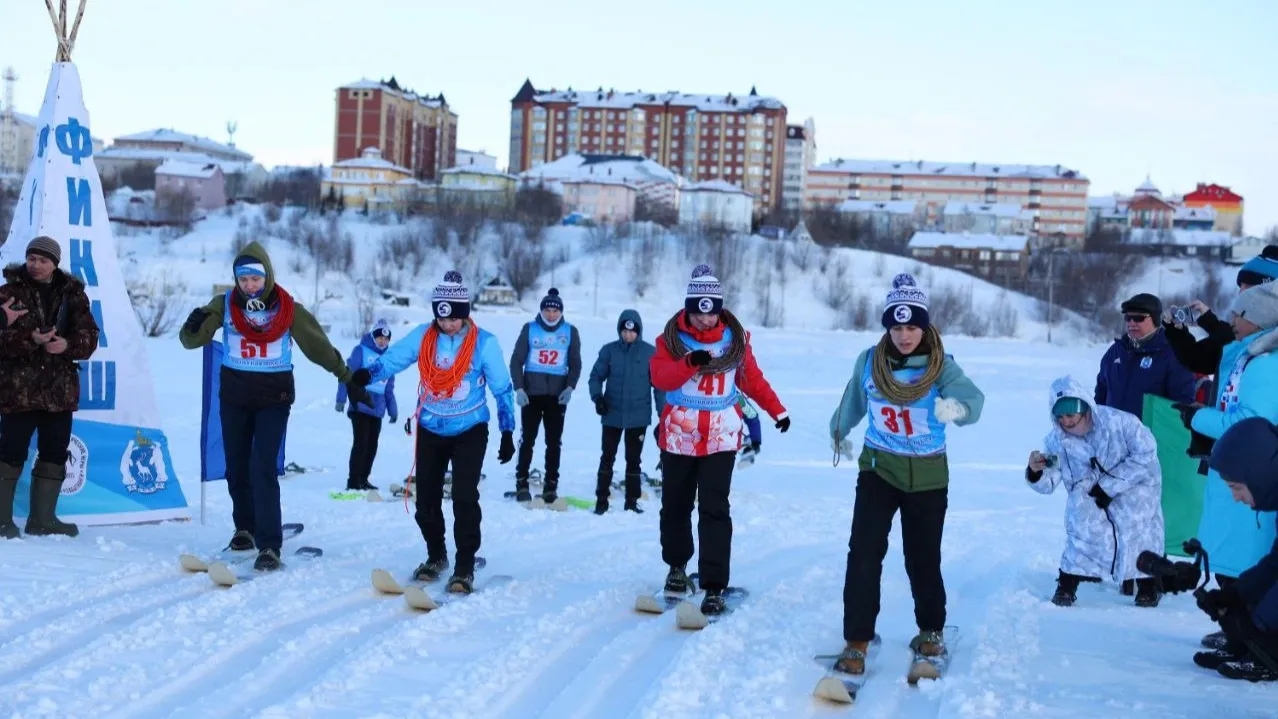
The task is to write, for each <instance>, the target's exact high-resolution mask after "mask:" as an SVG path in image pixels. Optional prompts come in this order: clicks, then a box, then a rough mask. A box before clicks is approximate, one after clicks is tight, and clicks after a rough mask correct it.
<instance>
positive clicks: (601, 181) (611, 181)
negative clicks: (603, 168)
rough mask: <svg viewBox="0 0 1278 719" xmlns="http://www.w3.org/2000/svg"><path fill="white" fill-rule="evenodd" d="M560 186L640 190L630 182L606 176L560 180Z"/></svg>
mask: <svg viewBox="0 0 1278 719" xmlns="http://www.w3.org/2000/svg"><path fill="white" fill-rule="evenodd" d="M559 184H560V185H618V186H620V187H627V188H629V189H631V190H635V191H638V190H639V188H638V187H637V186H636V185H635V184H634V183H632V182H630V181H629V180H626V179H624V178H621V177H608V176H606V175H603V176H600V175H595V176H593V177H578V178H575V179H572V180H560V181H559Z"/></svg>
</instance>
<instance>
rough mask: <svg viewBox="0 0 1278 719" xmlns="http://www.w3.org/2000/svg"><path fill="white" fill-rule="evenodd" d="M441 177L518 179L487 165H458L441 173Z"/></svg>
mask: <svg viewBox="0 0 1278 719" xmlns="http://www.w3.org/2000/svg"><path fill="white" fill-rule="evenodd" d="M440 174H441V175H491V176H493V177H508V178H510V179H512V180H514V179H516V178H515V176H514V175H512V174H510V173H507V172H502V171H501V170H498V169H497V168H495V167H489V166H487V165H458V166H456V167H450V168H448V169H447V170H444V171H443V172H441V173H440Z"/></svg>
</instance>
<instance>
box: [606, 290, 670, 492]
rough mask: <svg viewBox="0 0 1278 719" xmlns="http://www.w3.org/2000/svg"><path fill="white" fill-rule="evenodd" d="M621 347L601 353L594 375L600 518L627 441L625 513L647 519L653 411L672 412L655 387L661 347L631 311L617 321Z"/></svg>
mask: <svg viewBox="0 0 1278 719" xmlns="http://www.w3.org/2000/svg"><path fill="white" fill-rule="evenodd" d="M617 338H618V339H617V341H616V342H609V343H608V344H606V345H604V346H603V347H601V348H600V349H599V359H597V360H595V366H594V367H592V368H591V369H590V399H591V401H592V402H594V403H595V412H596V413H597V414H598V415H599V416H600V417H601V418H602V421H603V452H602V454H601V455H600V456H599V473H598V475H597V477H598V481H597V484H596V485H595V514H603V513H605V512H607V511H608V497H609V495H610V494H611V490H612V467H613V464H614V463H615V462H616V461H617V446H618V445H619V444H620V443H621V439H622V436H623V435H624V436H625V440H626V504H625V509H627V510H629V511H631V512H635V513H637V514H642V513H643V509H641V508H640V507H639V496H640V494H642V488H641V487H640V477H641V476H642V474H643V472H642V470H641V469H640V459H641V456H642V454H643V440H644V436H645V435H647V433H648V426H649V425H651V424H652V410H653V407H654V405H655V407H656V410H657V415H660V414H661V410H662V408H663V407H665V406H666V400H665V397H666V393H665V392H662V391H661V390H659V389H657V388H655V387H653V386H652V378H651V376H650V375H649V372H648V360H650V359H652V354H653V352H656V347H653V346H652V344H650V343H648V342H645V341H644V340H643V320H642V319H641V318H640V317H639V313H638V312H636V311H634V310H625V311H623V312H622V313H621V316H620V317H618V318H617Z"/></svg>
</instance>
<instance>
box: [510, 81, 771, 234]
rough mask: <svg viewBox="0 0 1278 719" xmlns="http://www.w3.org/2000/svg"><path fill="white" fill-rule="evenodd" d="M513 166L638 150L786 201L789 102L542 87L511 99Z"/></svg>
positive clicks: (701, 177) (759, 198) (764, 201)
mask: <svg viewBox="0 0 1278 719" xmlns="http://www.w3.org/2000/svg"><path fill="white" fill-rule="evenodd" d="M510 105H511V113H510V170H511V172H525V171H528V170H535V169H537V168H538V167H540V166H541V165H544V164H546V163H551V162H554V161H555V160H558V159H560V158H562V157H564V156H566V155H570V154H573V153H580V154H587V153H591V154H593V153H600V154H619V155H638V156H643V157H646V158H648V159H650V160H653V161H655V162H656V163H657V164H660V165H662V166H664V167H667V168H669V169H670V170H672V171H673V172H675V173H677V174H679V175H681V176H683V177H685V178H687V179H689V180H692V181H706V180H714V179H722V180H725V181H727V182H729V183H731V184H734V185H737V186H739V187H741V188H743V189H744V190H745V191H746V192H748V193H750V194H751V195H753V196H754V197H755V198H756V201H755V202H756V207H755V209H756V211H762V210H765V209H773V208H774V207H776V206H777V205H778V204H779V203H780V201H781V191H782V183H781V177H782V166H783V163H784V161H785V135H786V129H785V128H786V122H785V119H786V108H785V105H784V104H782V103H781V101H780V100H777V99H776V98H772V97H762V96H760V95H759V94H758V92H756V91H755V89H754V88H751V89H750V93H749V94H748V95H745V96H735V95H732V94H728V95H703V94H688V93H681V92H662V93H645V92H616V91H614V90H604V89H603V88H600V89H598V90H596V91H591V92H577V91H574V90H572V89H571V88H569V89H567V90H562V91H560V90H555V89H551V90H537V89H536V88H534V87H533V84H532V82H531V81H528V80H525V81H524V84H523V87H521V88H520V89H519V92H518V93H517V94H516V95H515V96H514V98H512V99H511V102H510Z"/></svg>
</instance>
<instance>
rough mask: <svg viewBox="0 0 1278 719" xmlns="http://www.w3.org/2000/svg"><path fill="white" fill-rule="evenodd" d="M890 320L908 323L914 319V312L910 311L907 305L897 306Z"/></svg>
mask: <svg viewBox="0 0 1278 719" xmlns="http://www.w3.org/2000/svg"><path fill="white" fill-rule="evenodd" d="M892 318H893V319H895V320H896V321H897V322H901V323H905V322H909V321H910V320H911V319H913V318H914V310H912V309H910V306H909V305H897V306H896V311H894V312H893V313H892Z"/></svg>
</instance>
